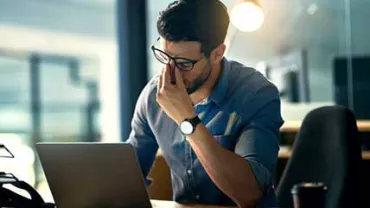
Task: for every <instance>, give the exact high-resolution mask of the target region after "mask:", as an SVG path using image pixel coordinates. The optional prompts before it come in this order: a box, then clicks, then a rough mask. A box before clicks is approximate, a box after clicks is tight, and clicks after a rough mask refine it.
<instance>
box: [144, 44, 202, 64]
mask: <svg viewBox="0 0 370 208" xmlns="http://www.w3.org/2000/svg"><path fill="white" fill-rule="evenodd" d="M159 40H160V37H158V38H157V40H156V41H155V42H154V43H153V44H152V47H151V49H152V52H153V55H154V57H155V58H156V59H157V60H158V61H159V62H161V63H162V64H169V63H170V62H171V60H172V61H173V63H174V64H175V66H176V67H177V68H178V69H180V70H181V71H191V70H193V69H194V65H195V64H196V63H198V62H199V61H201V60H202V59H203V58H204V57H206V56H203V57H202V58H200V59H198V60H192V59H188V58H182V57H173V56H170V55H169V54H168V53H166V52H164V51H162V50H161V49H158V48H156V47H155V46H154V45H155V43H156V42H158V41H159ZM155 51H159V52H161V53H163V54H164V55H166V56H167V57H168V59H169V61H168V63H164V62H162V61H160V60H159V59H158V58H157V56H156V55H155ZM176 59H182V60H185V61H188V63H191V68H190V69H188V70H185V69H182V68H181V67H179V66H178V65H177V64H178V63H177V62H176ZM183 63H185V62H183Z"/></svg>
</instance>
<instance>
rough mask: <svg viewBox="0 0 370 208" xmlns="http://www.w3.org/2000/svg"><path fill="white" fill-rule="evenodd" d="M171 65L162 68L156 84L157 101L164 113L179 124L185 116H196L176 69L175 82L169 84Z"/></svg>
mask: <svg viewBox="0 0 370 208" xmlns="http://www.w3.org/2000/svg"><path fill="white" fill-rule="evenodd" d="M170 70H171V66H170V65H169V64H167V65H166V67H165V68H164V69H163V71H162V74H161V75H160V76H159V80H158V86H157V103H158V104H159V105H160V106H161V108H162V109H163V110H164V111H165V112H166V114H167V115H168V116H169V117H170V118H171V119H172V120H174V121H175V122H176V123H177V124H180V123H181V122H182V121H183V120H184V119H186V118H193V117H195V116H196V113H195V110H194V108H193V104H192V101H191V99H190V96H189V95H188V93H187V92H186V88H185V85H184V81H183V79H182V77H181V73H180V71H179V70H178V69H172V70H175V77H176V84H171V75H170V73H171V72H170Z"/></svg>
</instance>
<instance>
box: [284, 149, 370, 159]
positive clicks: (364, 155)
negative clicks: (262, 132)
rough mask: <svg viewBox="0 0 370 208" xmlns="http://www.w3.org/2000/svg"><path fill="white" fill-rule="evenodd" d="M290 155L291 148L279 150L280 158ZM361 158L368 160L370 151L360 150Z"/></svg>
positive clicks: (287, 157)
mask: <svg viewBox="0 0 370 208" xmlns="http://www.w3.org/2000/svg"><path fill="white" fill-rule="evenodd" d="M291 155H292V151H291V150H287V151H286V150H283V151H279V158H280V159H289V158H290V156H291ZM362 160H370V151H362Z"/></svg>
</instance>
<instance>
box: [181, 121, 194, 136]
mask: <svg viewBox="0 0 370 208" xmlns="http://www.w3.org/2000/svg"><path fill="white" fill-rule="evenodd" d="M180 130H181V132H182V133H183V134H185V135H188V134H191V133H193V125H191V123H190V122H189V121H183V122H182V123H181V125H180Z"/></svg>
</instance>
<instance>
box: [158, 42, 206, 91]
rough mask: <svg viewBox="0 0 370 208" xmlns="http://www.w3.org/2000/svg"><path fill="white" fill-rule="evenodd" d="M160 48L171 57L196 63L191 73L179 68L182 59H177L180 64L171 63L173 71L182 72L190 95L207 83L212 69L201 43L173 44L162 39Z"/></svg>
mask: <svg viewBox="0 0 370 208" xmlns="http://www.w3.org/2000/svg"><path fill="white" fill-rule="evenodd" d="M160 46H161V47H160V49H161V50H163V51H164V52H165V53H167V54H168V55H170V56H171V57H176V58H184V60H185V59H188V60H193V61H196V62H195V63H194V64H193V68H192V69H191V70H189V71H185V70H181V69H180V68H179V67H178V65H180V64H181V62H182V61H184V60H182V59H176V62H177V63H180V64H175V63H174V61H171V62H170V65H171V68H172V69H176V70H180V72H181V75H182V78H183V80H184V85H185V87H186V90H187V92H188V94H192V93H193V92H195V91H197V90H198V89H199V88H200V87H201V86H202V85H203V84H204V83H205V82H206V81H207V79H208V78H209V76H210V74H211V70H212V68H211V65H210V63H209V61H208V59H207V57H205V56H204V55H203V54H202V53H201V46H200V43H198V42H195V41H181V42H171V41H167V40H165V39H162V38H161V39H160Z"/></svg>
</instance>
